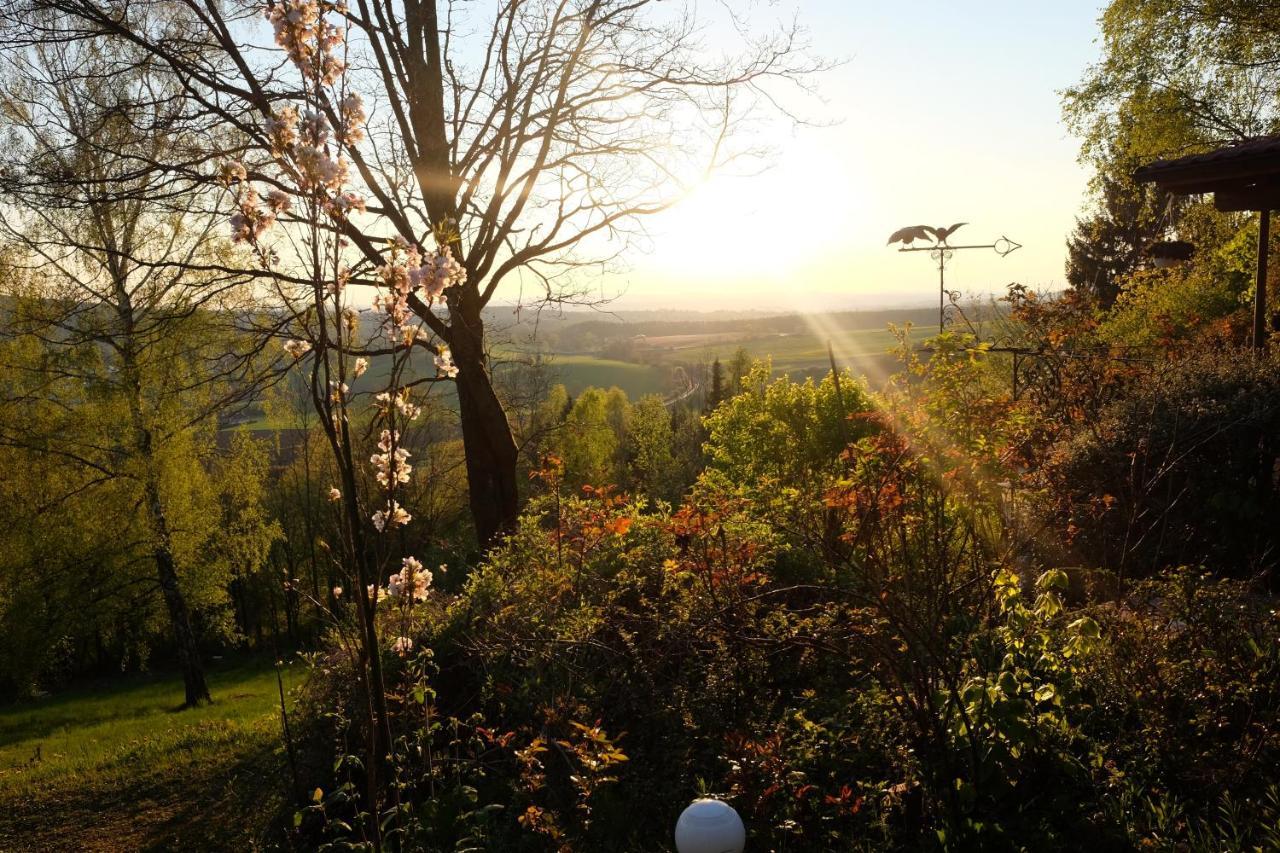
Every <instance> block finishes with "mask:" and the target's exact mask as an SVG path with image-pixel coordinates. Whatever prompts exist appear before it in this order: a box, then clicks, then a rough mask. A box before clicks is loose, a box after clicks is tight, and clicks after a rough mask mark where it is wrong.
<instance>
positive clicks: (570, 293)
mask: <svg viewBox="0 0 1280 853" xmlns="http://www.w3.org/2000/svg"><path fill="white" fill-rule="evenodd" d="M671 5H672V4H670V3H660V2H657V0H641V2H632V0H588V2H585V3H575V4H571V5H565V4H548V3H543V2H537V0H516V2H510V3H504V4H499V5H496V6H484V5H476V4H471V3H463V2H446V1H445V0H409V2H405V3H402V4H387V3H382V2H375V0H355V2H354V3H352V4H351V5H350V11H347V5H346V4H339V3H335V2H331V1H330V0H318V2H317V0H281V2H279V3H276V4H273V5H272V6H270V7H269V9H268V13H269V15H271V16H273V18H274V21H275V23H276V24H277V25H278V27H277V40H278V43H279V46H280V47H281V48H283V49H284V50H285V52H287V53H289V54H290V56H291V58H292V59H293V60H295V61H293V62H289V63H282V62H281V61H280V52H279V51H277V50H275V49H268V48H263V47H261V46H260V45H261V44H262V41H261V40H260V39H259V38H257V34H256V33H255V31H254V29H253V27H252V26H251V25H250V24H249V19H251V18H255V17H258V16H260V15H261V12H262V8H261V6H260V5H259V4H257V3H244V2H233V3H224V2H221V0H179V2H176V3H167V2H166V3H163V4H161V3H154V4H152V3H146V4H143V7H141V8H140V7H139V5H138V4H136V3H129V2H124V0H24V2H21V3H19V4H16V6H15V11H16V13H17V14H16V15H14V16H13V20H14V21H15V23H17V24H19V25H20V26H19V27H18V29H22V30H25V31H26V32H28V33H30V37H31V38H34V39H37V40H42V39H49V40H54V39H77V38H80V39H90V40H91V39H97V38H101V37H103V36H113V37H114V36H118V37H121V38H123V39H126V40H128V41H129V42H131V43H132V44H135V45H137V46H138V47H139V49H140V50H143V51H145V52H146V53H147V54H148V55H149V57H150V58H151V60H152V61H153V62H154V63H155V64H156V65H158V66H162V67H166V68H167V69H168V70H169V71H170V72H171V73H172V75H173V78H174V79H175V80H176V81H179V84H180V85H181V86H183V87H184V88H185V89H186V90H187V91H188V93H189V94H191V95H192V96H193V98H192V102H193V103H194V104H198V106H194V107H193V109H192V111H191V114H190V116H189V117H190V118H192V119H193V120H195V121H198V122H203V121H205V119H206V118H207V117H209V116H212V117H213V118H215V119H217V120H218V121H220V122H221V123H222V124H223V125H224V126H225V127H226V128H233V129H234V130H235V131H236V132H237V134H239V136H240V140H241V141H240V142H238V143H237V145H236V146H235V148H236V149H237V150H235V151H233V150H232V146H224V147H223V150H222V151H220V152H218V153H220V154H236V155H239V159H240V160H243V161H244V165H245V166H247V169H246V171H245V174H244V176H243V181H244V182H245V183H247V184H256V183H257V182H258V181H259V179H262V178H267V177H268V174H269V173H270V174H275V171H276V170H277V169H283V170H284V172H285V173H286V174H294V173H297V171H298V170H299V169H301V170H302V171H306V170H307V169H308V168H310V166H309V165H307V164H314V163H316V162H319V161H318V158H316V157H312V156H311V155H310V154H305V152H303V153H304V154H305V156H303V157H302V158H301V159H299V158H298V157H297V156H295V155H296V154H298V152H297V151H294V150H292V149H293V146H294V141H293V140H290V144H288V145H282V144H281V142H282V139H281V137H280V135H279V133H278V131H279V129H280V128H281V127H282V126H283V125H282V121H283V120H284V116H285V113H286V110H287V109H290V108H296V106H295V105H296V102H297V101H298V97H297V95H298V93H299V92H300V91H304V90H305V89H306V88H307V86H308V85H310V84H307V85H304V84H303V82H302V80H301V79H300V78H302V77H307V76H308V75H310V76H312V77H313V80H314V81H315V82H317V83H318V89H317V90H316V91H315V92H313V93H312V96H308V97H310V98H311V102H309V103H306V104H304V105H303V109H305V110H307V111H311V112H315V113H316V114H317V115H319V116H323V120H324V122H323V123H324V125H325V126H326V127H333V128H342V127H345V126H347V125H348V124H350V119H351V117H352V116H353V115H354V114H355V113H356V112H359V113H360V114H362V115H365V114H367V115H370V116H373V117H374V120H373V121H372V122H370V123H369V124H368V126H367V132H365V131H364V129H362V133H361V134H360V136H359V138H357V135H356V134H348V133H346V132H342V133H335V134H333V135H332V136H331V137H330V138H329V139H328V140H327V144H328V145H329V149H328V151H327V152H326V153H325V154H324V156H325V157H327V158H329V161H328V162H329V163H331V164H332V167H330V166H329V165H326V173H327V176H328V177H327V178H326V180H328V179H330V178H332V179H335V180H336V179H337V178H338V177H347V176H346V175H341V174H340V173H342V172H344V171H346V172H348V173H349V177H350V179H351V180H352V182H353V183H354V184H355V186H353V187H351V188H350V189H346V188H341V189H336V190H335V191H334V193H333V196H334V197H333V198H328V197H326V198H324V199H320V200H319V201H321V202H323V203H322V204H310V202H314V201H316V199H314V198H311V199H310V202H308V204H309V205H310V206H309V208H308V209H309V210H311V211H312V213H314V215H312V213H308V214H306V217H307V218H310V219H312V220H314V221H313V222H312V224H311V226H310V227H319V228H323V229H328V228H330V227H333V228H336V229H338V230H339V231H341V233H342V237H343V239H344V240H345V241H346V243H347V244H348V245H347V246H346V248H348V249H349V251H348V252H345V253H344V254H345V257H344V258H343V263H344V264H345V266H346V267H347V269H349V270H351V271H352V272H353V273H354V274H355V275H356V279H355V280H356V281H357V282H362V283H368V284H377V283H378V281H377V279H376V277H375V276H373V275H372V273H373V271H375V270H377V269H380V268H383V267H385V266H387V265H388V262H389V260H395V259H394V258H391V257H390V255H392V254H394V252H393V250H392V248H391V246H390V245H389V244H388V241H387V238H388V236H391V235H394V236H395V237H398V239H399V241H401V242H400V243H399V244H396V245H397V246H403V247H407V248H412V249H414V250H417V249H420V248H421V247H422V246H424V245H425V244H427V243H429V242H432V239H431V238H432V237H436V236H443V237H444V239H443V241H436V242H437V243H438V245H437V248H438V249H440V251H445V250H446V247H447V250H448V251H451V252H452V253H453V259H454V260H455V261H456V262H458V264H459V265H460V271H459V272H460V275H459V276H458V277H457V280H456V281H453V282H451V284H450V286H449V287H448V288H447V292H445V293H438V292H431V293H428V291H427V290H426V289H414V290H413V292H412V293H411V294H408V295H404V294H401V295H400V298H399V299H397V298H393V299H392V304H393V305H395V306H398V307H397V308H396V309H395V310H396V311H397V312H402V311H411V312H413V313H414V314H415V315H416V316H417V318H418V319H419V320H420V322H421V324H422V325H423V326H424V327H425V328H426V329H427V330H429V332H430V334H429V335H423V336H422V338H421V339H419V340H417V341H416V342H415V345H416V346H420V347H423V348H426V349H429V350H432V351H434V352H435V353H437V354H442V353H443V351H444V349H445V348H447V349H448V350H449V351H450V353H451V355H452V359H453V362H454V363H456V367H457V375H456V384H457V390H458V401H459V411H460V417H461V425H462V434H463V444H464V447H465V452H466V467H467V476H468V484H469V500H470V507H471V512H472V515H473V518H474V523H475V529H476V532H477V534H478V536H479V539H480V541H481V542H482V543H483V544H485V545H487V544H489V543H490V542H492V541H493V540H494V539H495V537H497V536H498V535H499V534H500V533H501V532H502V531H504V530H507V529H510V527H511V526H512V525H513V524H514V523H515V520H516V517H517V512H518V482H517V464H518V450H517V446H516V443H515V440H514V438H513V436H512V432H511V427H510V424H509V423H508V420H507V417H506V414H505V412H504V411H503V408H502V405H501V401H500V399H499V397H498V395H497V392H496V390H495V388H494V384H493V381H492V375H491V372H490V366H489V363H488V357H487V354H486V341H487V338H486V331H485V323H486V317H485V313H484V312H485V307H486V306H487V305H488V304H489V303H490V301H491V300H492V299H493V296H494V294H495V293H496V292H497V291H498V288H499V287H500V286H501V285H503V284H505V283H507V282H509V281H512V280H514V279H515V278H516V277H517V276H524V277H525V278H526V280H528V281H530V282H533V283H536V284H537V286H538V287H539V288H544V292H543V294H542V298H543V299H545V301H546V302H549V303H563V302H565V301H574V300H579V299H582V298H584V297H583V294H582V292H581V290H580V289H579V287H580V285H579V284H578V283H577V282H576V280H575V278H574V276H573V273H574V271H575V270H577V269H579V268H581V267H583V266H586V265H588V264H589V263H591V262H593V261H595V262H599V261H606V262H607V261H608V260H609V259H611V258H613V257H615V256H616V255H617V253H618V251H619V249H620V248H621V247H622V246H625V245H626V244H627V243H628V242H629V241H630V238H631V236H632V235H633V234H634V233H635V229H636V227H637V224H638V221H639V220H642V219H643V218H644V217H646V216H649V215H652V214H655V213H658V212H661V211H663V210H665V209H667V208H668V207H669V206H670V205H671V204H673V203H674V202H675V201H677V200H678V199H679V198H680V197H681V195H682V194H683V189H682V187H683V186H684V185H686V184H687V183H688V182H689V181H690V180H692V179H694V178H696V177H698V176H701V175H703V174H705V173H706V171H707V170H708V169H712V168H715V167H717V166H720V165H722V164H724V163H725V162H726V161H728V160H730V159H733V158H734V157H737V156H739V155H744V154H749V153H750V148H749V146H748V147H746V148H743V147H741V146H735V145H734V144H733V134H732V133H731V131H732V130H733V128H734V127H735V126H737V125H738V124H739V122H740V119H741V118H742V116H743V115H744V114H745V113H746V111H747V110H749V109H751V108H752V107H754V106H755V105H756V104H768V103H770V102H775V98H776V91H771V90H776V87H777V86H778V85H779V84H785V83H786V82H787V81H794V80H796V79H797V78H802V77H804V76H806V75H807V74H808V73H809V72H811V71H813V70H816V69H817V67H818V65H817V64H815V63H813V62H810V61H808V60H806V59H804V58H803V57H802V55H801V52H802V47H803V44H802V37H801V36H802V34H801V33H800V31H799V30H798V28H797V27H795V26H788V25H783V26H782V27H780V28H777V29H770V30H766V31H761V30H760V29H759V28H754V27H751V26H749V24H748V21H747V20H746V18H745V17H744V16H742V15H740V14H738V13H737V12H735V11H734V10H733V9H732V8H730V7H729V6H727V5H723V6H722V5H717V6H715V7H713V8H714V9H715V10H718V11H719V13H720V14H721V18H720V19H719V21H718V23H720V24H723V25H724V26H722V27H721V30H722V32H723V33H725V34H726V36H727V37H728V38H729V39H730V40H731V46H730V48H729V49H728V50H723V51H722V50H717V51H716V52H715V53H714V56H715V58H714V59H712V58H711V56H712V55H713V54H712V53H711V52H710V51H708V50H707V49H706V44H705V43H704V41H703V35H702V33H703V30H704V24H705V23H709V22H711V21H710V20H709V16H710V15H712V14H713V13H712V11H710V8H709V9H707V10H704V9H703V7H701V6H699V5H697V4H693V3H689V4H681V7H680V8H679V9H675V10H673V9H671ZM31 8H37V9H52V10H56V11H57V12H59V13H61V14H62V16H63V17H60V18H58V19H57V20H50V19H41V18H38V17H34V16H31V15H29V14H27V12H28V10H30V9H31ZM160 8H163V9H165V10H166V11H167V12H168V14H165V15H158V14H150V12H153V11H156V10H158V9H160ZM126 10H127V11H126ZM339 19H340V23H339ZM321 32H323V33H324V34H325V38H326V39H329V37H330V36H332V37H333V38H332V39H329V40H327V41H325V42H323V43H322V42H321V40H320V38H319V36H320V34H321ZM330 41H336V42H343V44H342V47H341V49H337V48H336V45H335V44H331V43H330ZM732 43H736V46H732ZM178 45H181V47H180V48H179V47H178ZM346 69H358V71H359V73H358V74H353V75H345V74H344V73H343V72H344V71H345V70H346ZM353 87H355V88H357V89H359V90H360V91H354V90H353ZM321 90H323V91H321ZM361 95H363V97H364V98H367V99H368V102H367V104H366V102H364V101H362V100H360V96H361ZM292 115H293V116H294V118H295V119H296V118H297V114H296V113H295V114H292ZM286 124H287V122H286ZM308 144H310V143H308ZM304 161H305V162H304ZM184 162H188V163H189V161H184ZM188 171H192V172H200V173H201V176H202V177H203V178H205V179H206V180H210V181H212V180H216V176H215V175H211V174H210V173H209V170H205V169H192V168H189V169H188ZM233 171H236V170H233ZM291 183H292V182H290V181H280V180H274V182H273V184H272V185H271V187H270V189H276V190H279V189H280V185H281V184H284V185H286V186H287V185H290V184H291ZM309 186H311V185H310V184H309ZM267 189H268V188H266V187H264V188H263V193H262V196H263V197H266V196H267ZM352 191H354V192H355V193H356V194H355V196H354V197H349V196H344V195H342V193H343V192H352ZM310 196H314V193H313V192H312V189H307V190H306V191H304V192H302V193H300V194H299V195H298V197H297V200H298V201H299V202H300V203H299V205H298V212H297V215H298V216H303V214H302V212H301V211H302V208H303V207H306V206H307V205H304V204H302V202H304V201H307V197H310ZM245 199H246V196H245V195H244V194H243V193H241V194H240V201H241V202H242V203H243V202H244V201H245ZM254 199H255V200H256V195H255V197H254ZM335 211H336V212H337V213H338V215H337V216H334V215H333V214H334V212H335ZM355 211H360V212H362V215H359V216H348V215H346V214H347V213H348V212H355ZM228 213H230V211H228ZM321 213H324V216H323V217H321ZM242 216H244V218H245V220H251V221H252V222H254V223H261V222H263V221H264V220H263V219H262V218H261V217H260V216H259V215H257V214H254V213H253V212H252V211H250V213H249V214H242ZM256 236H257V235H255V237H256ZM277 248H279V249H280V251H277ZM276 255H280V256H281V257H282V258H284V259H285V260H287V256H286V255H285V247H284V244H283V243H280V242H277V243H276V244H274V245H269V246H267V245H263V246H260V257H267V258H274V257H275V256H276ZM400 260H403V258H401V259H400ZM304 261H305V259H304ZM284 265H285V264H284V263H283V261H282V264H281V266H282V267H283V266H284ZM301 266H303V267H305V266H306V265H305V263H303V264H301ZM334 266H335V269H334V270H333V272H334V277H336V276H337V265H336V264H335V265H334ZM280 272H281V273H282V274H285V273H287V272H288V271H286V270H283V269H281V270H280ZM303 278H304V279H305V276H303Z"/></svg>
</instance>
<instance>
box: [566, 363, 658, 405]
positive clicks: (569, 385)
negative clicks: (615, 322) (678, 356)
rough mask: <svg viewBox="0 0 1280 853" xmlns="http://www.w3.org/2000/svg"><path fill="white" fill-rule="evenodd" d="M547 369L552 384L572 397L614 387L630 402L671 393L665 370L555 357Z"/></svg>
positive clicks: (653, 366)
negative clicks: (590, 388) (588, 389)
mask: <svg viewBox="0 0 1280 853" xmlns="http://www.w3.org/2000/svg"><path fill="white" fill-rule="evenodd" d="M550 366H551V372H552V373H553V374H554V375H555V377H556V380H557V381H559V382H563V383H564V387H565V389H566V390H567V391H568V392H569V393H570V394H571V395H574V396H576V395H578V394H581V393H582V392H583V391H584V390H585V389H587V388H589V387H591V386H595V387H597V388H611V387H613V386H614V385H616V386H618V387H619V388H621V389H622V390H623V391H625V392H627V396H628V397H630V398H631V399H632V400H638V399H640V398H641V397H643V396H644V395H645V394H662V395H665V394H668V393H670V391H671V369H670V368H669V367H661V366H658V365H653V364H636V363H634V362H630V361H615V360H613V359H609V358H597V357H596V356H593V355H555V356H552V357H551V360H550Z"/></svg>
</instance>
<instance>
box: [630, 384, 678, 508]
mask: <svg viewBox="0 0 1280 853" xmlns="http://www.w3.org/2000/svg"><path fill="white" fill-rule="evenodd" d="M673 441H674V436H673V435H672V432H671V413H670V412H669V411H667V407H666V405H664V404H663V402H662V398H661V397H659V396H658V395H656V394H646V395H645V396H643V397H641V398H640V399H639V400H637V401H636V403H635V405H634V406H632V408H631V421H630V429H629V431H628V432H627V442H626V450H627V454H628V457H629V462H628V472H629V476H628V486H629V487H630V488H631V489H633V490H635V491H636V492H639V493H641V494H644V495H648V496H649V497H650V498H651V499H654V500H666V501H671V500H674V499H675V497H676V492H677V489H678V488H679V486H680V483H679V480H678V473H679V472H678V471H677V470H676V462H675V455H674V454H673V453H672V450H671V446H672V443H673Z"/></svg>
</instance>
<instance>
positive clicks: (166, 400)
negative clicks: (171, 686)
mask: <svg viewBox="0 0 1280 853" xmlns="http://www.w3.org/2000/svg"><path fill="white" fill-rule="evenodd" d="M155 67H156V65H155V63H154V60H153V59H152V58H151V57H149V56H148V55H146V54H145V53H143V52H141V51H138V50H137V49H136V48H130V47H129V46H127V45H126V44H124V43H119V42H115V43H108V42H97V43H89V42H65V41H63V42H56V41H55V42H50V43H47V44H41V45H34V46H29V47H26V48H13V49H10V50H8V51H6V52H5V53H4V54H3V74H4V80H3V84H4V85H3V91H2V92H0V110H2V111H3V127H4V130H5V137H4V143H5V144H4V152H3V154H0V163H2V166H0V168H2V177H0V190H3V207H2V208H0V234H3V236H4V237H5V238H7V240H8V241H10V243H11V244H12V246H13V247H14V251H13V253H12V260H13V265H14V267H15V268H17V269H19V270H21V271H22V272H23V274H22V275H21V278H22V280H24V281H26V282H28V283H29V285H30V286H29V288H28V291H29V292H27V293H25V294H13V293H7V294H6V295H26V296H29V297H30V298H28V299H27V300H26V301H25V306H26V307H25V310H23V311H21V312H13V313H12V314H10V316H9V317H8V318H7V319H8V328H7V329H6V332H7V333H9V334H19V335H33V336H35V337H37V338H39V339H40V340H41V341H43V343H44V345H45V346H46V347H48V348H49V349H51V350H53V351H55V352H56V351H72V350H77V351H79V352H81V353H85V354H88V355H89V357H87V358H78V359H77V358H55V359H52V360H50V361H48V362H46V363H45V364H43V365H42V370H43V371H44V374H43V380H44V382H45V384H46V385H47V387H48V388H49V389H50V390H49V392H48V393H50V394H51V395H56V393H57V392H55V391H54V390H52V389H55V388H57V387H59V383H62V384H65V383H66V382H67V381H68V380H71V381H73V382H75V383H78V386H82V387H87V388H91V389H93V393H94V394H95V395H97V396H98V397H99V398H101V399H105V400H108V401H110V403H111V404H112V405H114V406H118V408H119V411H121V412H122V415H123V417H122V420H123V424H122V429H121V430H120V431H119V433H118V434H115V435H112V436H109V437H108V438H107V439H105V440H104V441H105V443H102V444H95V445H91V446H88V445H82V444H76V443H73V442H72V441H71V437H70V436H65V435H64V436H58V435H53V436H38V435H30V434H27V433H22V432H19V433H13V434H8V433H6V434H3V435H0V441H2V442H4V443H7V444H14V445H21V446H25V447H28V448H29V449H41V450H43V451H44V452H48V453H51V454H55V455H57V456H58V457H59V458H61V459H64V460H65V461H66V463H67V464H73V465H79V466H83V467H84V468H86V469H88V470H92V471H94V472H96V474H97V475H98V476H97V477H95V478H94V479H92V480H90V486H93V485H102V484H105V483H118V482H120V481H126V482H131V483H132V484H134V486H135V487H136V489H137V495H138V498H137V500H138V504H139V506H140V508H141V511H142V514H143V517H144V519H145V521H146V527H147V528H148V530H147V545H146V549H147V551H148V552H149V556H150V558H151V559H152V560H153V561H154V563H155V571H156V577H157V580H158V583H159V588H160V591H161V593H162V595H163V598H164V602H165V605H166V608H167V611H168V615H169V621H170V625H171V629H172V631H173V634H174V639H175V642H176V649H177V654H178V659H179V662H180V664H181V667H182V672H183V680H184V683H185V694H186V704H187V705H196V704H199V703H201V702H207V701H209V698H210V697H209V689H208V686H207V684H206V682H205V677H204V670H203V667H202V665H201V661H200V655H199V649H198V643H197V637H196V633H195V630H194V628H193V626H192V621H191V614H190V610H189V607H188V603H187V599H186V597H185V596H184V594H183V592H182V587H181V583H180V580H181V578H180V575H181V570H182V567H181V566H180V561H179V558H178V556H177V553H176V550H175V546H174V537H175V536H176V535H179V534H180V531H178V530H176V529H175V527H176V525H177V523H178V522H176V520H175V519H176V518H177V517H178V515H179V514H178V513H175V512H174V511H173V509H172V507H171V505H170V502H171V499H172V489H169V490H166V488H164V487H163V482H164V480H165V478H166V475H165V473H164V471H165V468H166V466H167V465H169V464H170V462H171V458H172V453H171V450H170V448H171V446H172V445H174V443H175V442H178V443H179V444H180V443H181V441H182V440H183V437H184V436H187V435H189V434H190V432H191V431H192V430H193V429H194V428H195V427H197V426H198V425H201V424H208V423H211V422H213V421H216V418H217V416H218V415H219V414H220V413H225V412H226V411H228V409H229V408H234V406H235V405H236V404H237V403H240V402H243V401H245V400H247V399H250V398H252V397H253V396H254V395H256V394H257V393H259V392H260V390H261V388H262V386H263V383H265V382H267V381H270V379H271V377H272V372H271V370H270V365H269V364H264V360H263V359H262V358H261V357H260V356H261V353H260V348H261V346H262V340H263V339H262V338H261V337H259V336H257V335H249V334H247V330H243V329H241V328H240V327H239V324H240V322H241V321H242V320H243V319H245V318H248V319H250V320H252V319H253V318H254V317H256V316H258V314H257V312H256V311H255V310H254V303H253V301H252V299H251V296H252V294H250V293H248V291H247V288H246V284H247V282H246V279H245V277H244V276H242V275H239V274H236V273H225V272H217V271H215V269H216V268H217V267H218V266H219V264H218V262H217V253H218V251H219V245H220V244H221V245H223V246H225V245H226V243H227V241H226V240H225V239H221V240H219V239H215V238H214V229H215V227H217V229H218V230H219V231H221V230H222V228H221V225H222V220H221V218H220V217H215V216H211V215H209V214H202V213H201V212H200V210H199V207H200V206H201V201H200V195H199V187H198V186H196V185H193V184H191V183H190V182H189V181H187V180H184V179H183V178H182V177H181V175H180V174H175V173H173V172H170V171H166V170H163V169H160V168H157V167H156V164H158V163H163V162H166V161H173V162H180V161H182V160H183V159H185V158H189V157H190V156H191V155H192V152H193V151H194V149H192V148H191V147H190V145H189V143H190V139H189V138H188V137H187V136H185V135H184V134H181V133H175V132H173V131H172V128H173V127H175V126H178V125H177V123H176V122H175V119H176V117H177V116H179V115H181V114H182V112H183V110H184V109H185V107H184V106H183V105H182V103H181V95H182V93H181V91H179V90H177V89H175V88H174V87H173V85H172V80H171V78H169V77H168V76H167V75H156V74H154V73H152V71H153V69H154V68H155ZM5 402H8V403H10V404H21V402H22V401H21V400H12V399H10V400H6V401H5ZM64 404H65V405H67V406H72V405H74V401H73V400H67V401H64ZM172 479H173V478H172V477H170V480H171V481H172Z"/></svg>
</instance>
